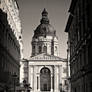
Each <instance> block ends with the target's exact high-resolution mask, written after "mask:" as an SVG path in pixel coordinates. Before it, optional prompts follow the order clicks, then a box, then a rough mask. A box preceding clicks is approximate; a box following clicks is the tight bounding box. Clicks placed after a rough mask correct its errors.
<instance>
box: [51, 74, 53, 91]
mask: <svg viewBox="0 0 92 92" xmlns="http://www.w3.org/2000/svg"><path fill="white" fill-rule="evenodd" d="M51 92H53V75H52V74H51Z"/></svg>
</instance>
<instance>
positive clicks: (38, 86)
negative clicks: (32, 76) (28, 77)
mask: <svg viewBox="0 0 92 92" xmlns="http://www.w3.org/2000/svg"><path fill="white" fill-rule="evenodd" d="M38 90H39V91H40V73H39V77H38Z"/></svg>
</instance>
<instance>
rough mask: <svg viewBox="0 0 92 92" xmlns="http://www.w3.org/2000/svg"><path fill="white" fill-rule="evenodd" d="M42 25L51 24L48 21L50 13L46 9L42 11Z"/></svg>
mask: <svg viewBox="0 0 92 92" xmlns="http://www.w3.org/2000/svg"><path fill="white" fill-rule="evenodd" d="M40 22H41V24H49V19H48V12H47V11H46V9H45V8H44V10H43V11H42V19H41V21H40Z"/></svg>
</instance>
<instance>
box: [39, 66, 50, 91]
mask: <svg viewBox="0 0 92 92" xmlns="http://www.w3.org/2000/svg"><path fill="white" fill-rule="evenodd" d="M40 89H41V91H50V89H51V72H50V70H49V69H48V68H46V67H44V68H42V69H41V71H40Z"/></svg>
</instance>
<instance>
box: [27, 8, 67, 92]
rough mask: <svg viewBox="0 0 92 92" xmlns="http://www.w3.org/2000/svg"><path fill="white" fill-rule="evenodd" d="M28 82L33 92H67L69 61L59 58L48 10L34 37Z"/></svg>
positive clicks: (44, 13) (56, 40) (44, 11)
mask: <svg viewBox="0 0 92 92" xmlns="http://www.w3.org/2000/svg"><path fill="white" fill-rule="evenodd" d="M31 44H32V55H31V57H30V58H29V60H28V61H29V63H28V82H29V83H30V87H31V88H32V90H31V91H32V92H60V90H62V92H67V90H68V89H67V72H68V71H67V59H62V58H60V57H59V48H58V38H57V36H56V31H55V29H54V28H53V26H52V25H51V24H50V22H49V19H48V12H47V11H46V9H44V10H43V12H42V19H41V21H40V25H39V26H38V27H37V28H36V30H34V35H33V37H32V42H31Z"/></svg>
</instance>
